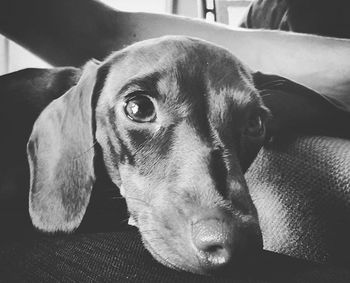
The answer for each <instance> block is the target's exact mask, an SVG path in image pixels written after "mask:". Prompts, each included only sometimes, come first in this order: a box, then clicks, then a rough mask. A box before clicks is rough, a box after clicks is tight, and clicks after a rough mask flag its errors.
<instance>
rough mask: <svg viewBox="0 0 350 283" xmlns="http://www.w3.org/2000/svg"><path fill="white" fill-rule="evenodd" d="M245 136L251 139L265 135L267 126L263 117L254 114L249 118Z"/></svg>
mask: <svg viewBox="0 0 350 283" xmlns="http://www.w3.org/2000/svg"><path fill="white" fill-rule="evenodd" d="M244 134H245V135H246V136H250V137H260V136H262V135H264V134H265V124H264V121H263V118H262V117H261V115H259V114H254V115H252V116H251V117H250V118H249V120H248V122H247V125H246V128H245V131H244Z"/></svg>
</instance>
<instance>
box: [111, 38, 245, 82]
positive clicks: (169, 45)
mask: <svg viewBox="0 0 350 283" xmlns="http://www.w3.org/2000/svg"><path fill="white" fill-rule="evenodd" d="M108 64H109V65H110V66H111V71H110V73H111V74H115V76H118V81H119V82H123V81H126V80H128V79H129V78H132V77H136V76H138V77H140V78H141V77H142V76H144V77H145V78H147V77H149V75H150V74H153V73H161V74H162V75H163V76H162V77H163V78H167V76H166V74H168V75H169V76H168V78H169V77H170V75H173V76H174V75H177V79H178V80H179V79H181V78H190V79H193V78H195V79H198V78H202V79H203V80H204V82H203V83H206V82H208V83H209V82H211V84H212V87H215V86H214V84H223V83H226V84H234V83H238V82H239V81H240V77H241V73H242V69H244V68H245V67H243V66H242V64H241V63H240V62H239V60H238V59H237V58H236V57H234V56H233V54H231V53H230V52H229V51H227V50H226V49H224V48H222V47H219V46H217V45H214V44H212V43H209V42H206V41H203V40H199V39H194V38H187V37H182V36H170V37H164V38H160V39H152V40H147V41H142V42H139V43H136V44H134V45H131V46H129V47H127V48H125V49H123V50H122V51H121V52H117V53H115V54H114V55H112V56H111V57H110V58H109V59H108Z"/></svg>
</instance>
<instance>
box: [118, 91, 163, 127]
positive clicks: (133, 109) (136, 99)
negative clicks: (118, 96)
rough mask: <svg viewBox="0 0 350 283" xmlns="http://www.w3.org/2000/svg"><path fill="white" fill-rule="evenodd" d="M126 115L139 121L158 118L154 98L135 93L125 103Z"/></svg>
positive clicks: (143, 121) (150, 120) (144, 121)
mask: <svg viewBox="0 0 350 283" xmlns="http://www.w3.org/2000/svg"><path fill="white" fill-rule="evenodd" d="M124 110H125V114H126V116H127V117H128V118H129V119H130V120H132V121H134V122H138V123H147V122H148V123H149V122H153V121H154V120H155V119H156V110H155V108H154V104H153V102H152V100H151V99H150V98H149V97H148V96H146V95H142V94H141V95H135V96H133V97H131V98H129V99H128V100H127V101H126V102H125V105H124Z"/></svg>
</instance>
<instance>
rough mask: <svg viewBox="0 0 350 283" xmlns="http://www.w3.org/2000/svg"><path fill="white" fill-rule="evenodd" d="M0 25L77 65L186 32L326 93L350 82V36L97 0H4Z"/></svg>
mask: <svg viewBox="0 0 350 283" xmlns="http://www.w3.org/2000/svg"><path fill="white" fill-rule="evenodd" d="M0 32H1V33H3V34H5V35H6V36H8V37H9V38H11V39H13V40H15V41H17V42H18V43H20V44H21V45H23V46H25V47H27V48H28V49H30V50H31V51H33V52H34V53H36V54H38V55H39V56H41V57H42V58H44V59H45V60H47V61H48V62H50V63H52V64H54V65H74V66H78V65H81V64H83V63H84V62H85V61H86V60H88V59H90V58H91V57H94V58H99V59H101V58H103V57H105V56H106V55H108V54H109V53H110V52H111V51H113V50H118V49H120V48H122V47H123V46H126V45H128V44H130V43H132V42H135V41H139V40H143V39H147V38H152V37H158V36H162V35H165V34H181V35H189V36H195V37H199V38H203V39H206V40H209V41H212V42H215V43H217V44H220V45H222V46H225V47H226V48H228V49H229V50H230V51H232V52H233V53H234V54H235V55H236V56H237V57H238V58H240V59H241V60H242V61H244V62H245V63H246V64H247V65H248V66H250V68H252V69H253V70H260V71H262V72H266V73H275V74H279V75H282V76H285V77H287V78H289V79H292V80H295V81H297V82H299V83H301V84H304V85H306V86H308V87H310V88H313V89H315V90H317V91H319V92H321V93H330V92H332V93H336V94H344V93H347V92H348V90H350V40H339V39H331V38H325V37H317V36H312V35H303V34H295V33H286V32H281V31H261V30H259V31H258V30H243V29H232V28H229V27H227V26H224V25H219V24H209V23H206V22H204V21H201V20H193V19H188V18H184V17H176V16H170V15H159V14H149V13H126V12H121V11H116V10H113V9H111V8H109V7H106V6H104V5H103V4H101V3H99V2H96V1H93V0H31V1H21V0H2V1H1V2H0Z"/></svg>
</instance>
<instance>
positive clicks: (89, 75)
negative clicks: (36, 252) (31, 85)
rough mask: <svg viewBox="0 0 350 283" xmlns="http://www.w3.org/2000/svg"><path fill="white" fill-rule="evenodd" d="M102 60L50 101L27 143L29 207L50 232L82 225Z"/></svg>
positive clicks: (88, 190) (40, 225) (42, 227)
mask: <svg viewBox="0 0 350 283" xmlns="http://www.w3.org/2000/svg"><path fill="white" fill-rule="evenodd" d="M97 69H98V65H97V63H96V62H93V61H91V62H89V63H87V64H86V65H85V67H84V70H83V74H82V76H81V78H80V80H79V81H78V83H77V85H75V86H74V87H72V88H71V89H70V90H69V91H67V92H66V93H65V94H64V95H63V96H61V97H60V98H58V99H56V100H54V101H53V102H52V103H50V104H49V105H48V106H47V107H46V108H45V109H44V111H43V112H42V113H41V114H40V116H39V118H38V119H37V120H36V122H35V124H34V127H33V131H32V134H31V136H30V138H29V141H28V144H27V153H28V160H29V167H30V192H29V212H30V216H31V219H32V222H33V224H34V226H36V227H37V228H38V229H40V230H42V231H46V232H55V231H63V232H70V231H73V230H74V229H75V228H77V227H78V226H79V224H80V222H81V220H82V218H83V215H84V213H85V210H86V208H87V205H88V202H89V199H90V194H91V190H92V186H93V184H94V180H95V174H94V167H93V159H94V133H93V125H92V119H93V114H92V107H91V103H92V94H93V89H94V85H95V80H96V73H97Z"/></svg>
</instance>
